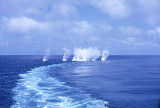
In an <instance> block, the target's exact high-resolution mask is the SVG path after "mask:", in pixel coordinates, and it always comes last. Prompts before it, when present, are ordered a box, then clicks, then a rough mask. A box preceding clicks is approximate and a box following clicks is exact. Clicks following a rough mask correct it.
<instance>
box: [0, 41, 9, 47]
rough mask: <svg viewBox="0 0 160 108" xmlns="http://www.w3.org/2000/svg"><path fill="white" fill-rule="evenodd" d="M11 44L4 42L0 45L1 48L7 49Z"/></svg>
mask: <svg viewBox="0 0 160 108" xmlns="http://www.w3.org/2000/svg"><path fill="white" fill-rule="evenodd" d="M8 45H9V44H8V42H2V43H0V47H7V46H8Z"/></svg>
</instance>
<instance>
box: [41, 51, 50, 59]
mask: <svg viewBox="0 0 160 108" xmlns="http://www.w3.org/2000/svg"><path fill="white" fill-rule="evenodd" d="M49 56H50V51H49V49H45V54H44V57H43V61H44V62H45V61H47V60H48V58H49Z"/></svg>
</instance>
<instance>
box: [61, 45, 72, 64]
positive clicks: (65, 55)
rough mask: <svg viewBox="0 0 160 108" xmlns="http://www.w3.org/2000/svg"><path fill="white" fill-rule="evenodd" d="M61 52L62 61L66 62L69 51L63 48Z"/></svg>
mask: <svg viewBox="0 0 160 108" xmlns="http://www.w3.org/2000/svg"><path fill="white" fill-rule="evenodd" d="M63 51H64V55H63V59H62V61H67V59H68V58H69V57H70V54H71V53H70V50H69V49H67V48H63Z"/></svg>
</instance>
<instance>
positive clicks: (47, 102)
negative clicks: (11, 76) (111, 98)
mask: <svg viewBox="0 0 160 108" xmlns="http://www.w3.org/2000/svg"><path fill="white" fill-rule="evenodd" d="M64 65H66V64H53V65H50V66H42V67H39V68H35V69H32V70H31V71H28V72H27V73H26V74H20V76H21V79H20V80H19V82H18V83H17V87H16V88H14V89H13V92H14V94H15V96H14V97H13V99H14V100H15V101H16V102H15V104H14V105H13V106H12V108H106V107H108V102H106V101H103V100H97V99H94V98H93V97H91V95H90V94H88V93H85V91H83V90H81V89H79V88H73V87H70V86H67V85H66V84H65V82H60V81H58V80H57V79H56V78H54V77H51V76H49V74H48V72H49V71H51V70H52V71H53V72H54V69H55V71H56V69H57V68H60V67H63V66H64ZM59 72H60V71H59Z"/></svg>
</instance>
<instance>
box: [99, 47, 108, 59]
mask: <svg viewBox="0 0 160 108" xmlns="http://www.w3.org/2000/svg"><path fill="white" fill-rule="evenodd" d="M108 56H109V51H108V50H107V49H106V50H103V51H102V58H101V60H102V61H105V60H106V59H107V57H108Z"/></svg>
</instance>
